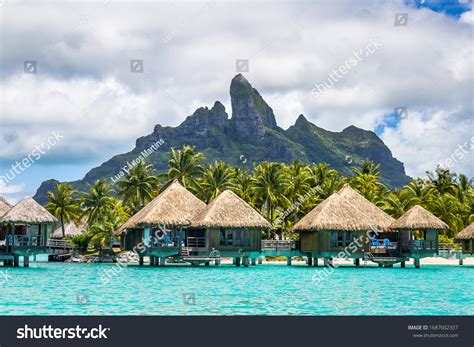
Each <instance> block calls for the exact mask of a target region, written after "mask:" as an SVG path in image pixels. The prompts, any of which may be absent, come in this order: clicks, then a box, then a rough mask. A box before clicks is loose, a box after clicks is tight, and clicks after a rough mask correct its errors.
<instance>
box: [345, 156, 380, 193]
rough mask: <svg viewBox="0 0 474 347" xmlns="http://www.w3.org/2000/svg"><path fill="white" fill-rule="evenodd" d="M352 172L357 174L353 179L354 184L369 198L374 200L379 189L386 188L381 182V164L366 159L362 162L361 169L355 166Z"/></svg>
mask: <svg viewBox="0 0 474 347" xmlns="http://www.w3.org/2000/svg"><path fill="white" fill-rule="evenodd" d="M352 172H353V173H354V174H355V176H354V177H353V178H352V180H351V183H352V186H353V187H354V188H355V189H357V190H358V191H359V192H360V193H361V194H362V195H364V196H365V197H366V198H367V199H368V200H370V201H372V202H374V201H375V200H376V199H377V193H378V191H379V190H380V189H383V188H385V186H384V185H383V184H382V183H380V182H379V177H380V164H375V163H373V162H371V161H369V160H365V161H364V162H363V163H362V168H361V170H359V169H358V168H356V167H353V168H352Z"/></svg>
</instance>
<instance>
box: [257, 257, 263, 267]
mask: <svg viewBox="0 0 474 347" xmlns="http://www.w3.org/2000/svg"><path fill="white" fill-rule="evenodd" d="M262 262H263V257H258V265H262Z"/></svg>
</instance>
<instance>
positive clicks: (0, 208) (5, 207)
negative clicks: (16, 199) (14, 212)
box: [0, 196, 12, 217]
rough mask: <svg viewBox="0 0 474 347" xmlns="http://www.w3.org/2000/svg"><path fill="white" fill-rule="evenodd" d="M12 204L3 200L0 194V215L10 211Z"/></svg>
mask: <svg viewBox="0 0 474 347" xmlns="http://www.w3.org/2000/svg"><path fill="white" fill-rule="evenodd" d="M11 208H12V205H11V204H10V203H9V202H8V201H7V200H5V199H4V198H3V197H2V196H0V217H1V216H3V215H4V214H5V213H7V212H8V211H10V209H11Z"/></svg>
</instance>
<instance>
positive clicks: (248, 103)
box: [34, 74, 410, 204]
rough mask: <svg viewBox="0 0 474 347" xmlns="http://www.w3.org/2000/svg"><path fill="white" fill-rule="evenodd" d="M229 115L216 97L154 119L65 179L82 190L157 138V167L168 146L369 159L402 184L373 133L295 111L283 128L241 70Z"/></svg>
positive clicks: (352, 161)
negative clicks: (180, 114) (161, 120)
mask: <svg viewBox="0 0 474 347" xmlns="http://www.w3.org/2000/svg"><path fill="white" fill-rule="evenodd" d="M230 97H231V105H232V116H231V117H230V118H229V115H228V113H227V111H226V109H225V107H224V105H223V104H222V103H221V102H220V101H215V102H214V105H213V106H212V107H211V108H209V107H207V106H206V107H199V108H198V109H196V110H195V111H194V113H193V114H192V115H190V116H188V117H186V119H185V120H184V121H183V122H182V123H181V124H180V125H178V126H176V127H170V126H162V125H160V124H156V125H155V126H154V128H153V132H152V133H150V134H148V135H145V136H141V137H139V138H138V139H137V140H136V141H135V147H134V148H133V149H132V150H131V151H129V152H127V153H122V154H118V155H115V156H113V157H112V158H110V159H109V160H107V161H105V162H103V163H102V164H101V165H99V166H98V167H95V168H93V169H91V170H90V171H89V172H88V173H87V174H86V175H85V176H84V177H83V178H82V179H80V180H77V181H72V182H70V183H71V184H72V185H73V186H74V187H75V188H76V189H79V190H85V189H86V188H87V183H93V182H94V181H95V180H97V179H100V178H107V177H111V178H112V177H114V176H116V175H117V173H118V172H119V171H120V170H121V169H122V168H123V166H124V165H126V163H127V162H132V161H133V160H135V159H136V158H137V157H138V156H139V155H140V153H141V152H142V151H144V150H146V149H147V148H149V147H150V146H152V145H153V144H154V143H156V142H157V141H160V140H163V144H162V145H161V146H160V148H159V149H158V150H156V151H154V152H153V153H151V154H150V155H149V156H148V157H147V158H146V160H147V162H148V163H150V164H152V165H153V166H154V167H155V168H156V169H157V170H158V171H162V170H164V169H166V165H167V161H168V155H167V153H168V151H169V150H170V149H171V148H181V147H182V146H183V145H192V146H196V150H197V151H201V152H203V153H204V155H205V157H206V159H207V162H213V161H214V160H222V161H225V162H227V163H229V164H232V165H235V166H238V167H241V168H243V169H247V170H250V169H252V167H253V163H259V162H262V161H277V162H285V163H289V162H291V161H293V160H296V159H299V160H301V161H303V162H326V163H328V164H329V166H330V167H331V168H332V169H336V170H338V171H340V172H341V173H343V174H346V175H348V174H350V173H351V171H350V167H351V166H354V165H358V164H360V163H361V162H362V161H363V160H365V159H369V160H372V161H374V162H375V163H378V164H380V166H381V181H382V182H383V183H385V184H387V185H389V186H391V187H399V186H402V185H404V184H407V183H408V182H409V181H410V177H408V176H407V175H406V174H405V170H404V166H403V163H401V162H400V161H398V160H397V159H395V158H393V156H392V153H391V152H390V149H389V148H388V147H387V146H386V145H385V144H384V143H383V141H382V140H381V139H380V138H379V137H378V136H377V135H376V134H375V133H374V132H373V131H369V130H364V129H360V128H357V127H355V126H353V125H351V126H349V127H347V128H345V129H343V130H342V131H341V132H332V131H328V130H325V129H323V128H320V127H318V126H316V125H315V124H313V123H311V122H310V121H308V119H307V118H306V117H305V116H304V115H302V114H300V115H299V116H298V117H297V119H296V121H295V123H294V124H293V125H292V126H290V127H289V128H288V129H287V130H284V129H282V128H280V127H279V126H278V124H277V122H276V117H275V115H274V112H273V109H272V108H271V107H270V106H269V105H268V104H267V103H266V102H265V100H264V99H263V97H262V96H261V95H260V93H259V92H258V91H257V89H255V88H253V87H252V85H251V84H250V83H249V82H248V81H247V79H246V78H245V77H244V76H243V75H242V74H238V75H236V76H235V77H234V78H233V79H232V81H231V84H230ZM56 183H58V181H57V180H54V179H50V180H47V181H44V182H43V183H42V184H41V185H40V187H39V188H38V190H37V192H36V194H35V196H34V198H35V199H36V200H37V201H38V202H40V203H42V204H44V203H46V202H47V198H46V194H47V192H48V191H51V190H54V186H55V184H56Z"/></svg>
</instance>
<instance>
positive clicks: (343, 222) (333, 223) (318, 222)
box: [293, 184, 394, 231]
mask: <svg viewBox="0 0 474 347" xmlns="http://www.w3.org/2000/svg"><path fill="white" fill-rule="evenodd" d="M393 221H394V219H393V218H392V217H390V216H389V215H387V214H386V213H385V212H383V211H382V210H380V209H379V208H378V207H377V206H375V205H374V204H372V203H371V202H370V201H368V200H367V199H366V198H364V197H363V196H362V195H360V194H359V193H357V192H356V191H355V190H353V189H352V188H351V187H350V186H349V185H348V184H346V185H344V187H343V188H342V189H341V190H339V191H338V192H336V193H334V194H332V195H331V196H330V197H328V198H327V199H326V200H324V201H323V202H322V203H320V204H319V205H318V206H316V207H315V208H314V209H313V210H311V211H310V212H309V213H308V214H307V215H306V216H304V217H303V218H302V219H301V220H300V221H299V222H298V223H296V224H295V226H294V227H293V230H294V231H303V230H347V231H353V230H370V229H373V228H381V229H388V226H389V225H390V223H392V222H393Z"/></svg>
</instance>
